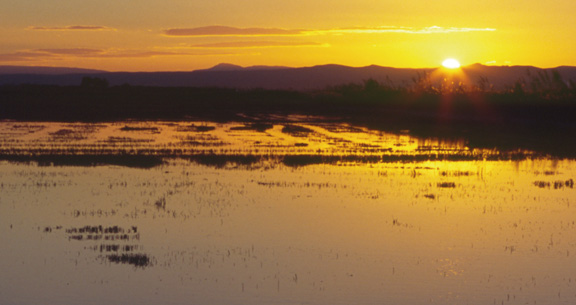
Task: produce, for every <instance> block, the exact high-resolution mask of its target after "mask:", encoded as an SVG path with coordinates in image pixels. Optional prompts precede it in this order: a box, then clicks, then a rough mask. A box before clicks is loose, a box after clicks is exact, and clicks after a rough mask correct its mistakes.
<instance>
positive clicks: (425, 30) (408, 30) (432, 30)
mask: <svg viewBox="0 0 576 305" xmlns="http://www.w3.org/2000/svg"><path fill="white" fill-rule="evenodd" d="M493 31H496V29H493V28H458V27H440V26H429V27H420V28H418V27H405V26H380V27H369V28H342V29H330V30H313V31H307V32H306V33H307V34H380V33H405V34H440V33H461V32H493Z"/></svg>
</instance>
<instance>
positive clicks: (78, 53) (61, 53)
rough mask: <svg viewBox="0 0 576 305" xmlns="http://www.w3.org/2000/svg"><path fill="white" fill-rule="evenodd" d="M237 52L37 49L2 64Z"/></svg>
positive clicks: (6, 58) (6, 56)
mask: <svg viewBox="0 0 576 305" xmlns="http://www.w3.org/2000/svg"><path fill="white" fill-rule="evenodd" d="M238 54H239V53H237V52H223V51H209V50H178V51H170V50H169V51H163V50H162V51H148V50H123V49H82V48H71V49H37V50H25V51H18V52H14V53H4V54H0V62H34V61H44V60H66V59H74V58H89V59H96V58H104V59H105V58H152V57H160V56H208V55H238Z"/></svg>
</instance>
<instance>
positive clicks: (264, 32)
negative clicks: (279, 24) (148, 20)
mask: <svg viewBox="0 0 576 305" xmlns="http://www.w3.org/2000/svg"><path fill="white" fill-rule="evenodd" d="M164 34H165V35H166V36H294V35H301V34H302V31H301V30H285V29H275V28H245V29H242V28H235V27H229V26H205V27H199V28H188V29H186V28H185V29H168V30H165V31H164Z"/></svg>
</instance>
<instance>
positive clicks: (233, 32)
mask: <svg viewBox="0 0 576 305" xmlns="http://www.w3.org/2000/svg"><path fill="white" fill-rule="evenodd" d="M493 31H496V29H493V28H466V27H464V28H458V27H440V26H430V27H421V28H417V27H403V26H381V27H359V28H341V29H327V30H311V29H293V30H287V29H276V28H235V27H228V26H206V27H198V28H181V29H168V30H165V31H164V35H166V36H174V37H178V36H182V37H202V36H249V37H253V36H310V35H327V34H334V35H343V34H384V33H404V34H441V33H462V32H493Z"/></svg>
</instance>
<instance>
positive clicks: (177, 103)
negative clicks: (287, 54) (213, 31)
mask: <svg viewBox="0 0 576 305" xmlns="http://www.w3.org/2000/svg"><path fill="white" fill-rule="evenodd" d="M535 80H536V81H535ZM292 114H299V115H315V116H322V117H325V118H327V119H332V120H339V121H343V122H350V123H353V124H360V125H364V126H368V127H372V128H377V129H381V130H389V131H399V130H410V132H411V133H412V134H414V135H416V136H424V137H429V136H440V137H445V136H454V137H466V138H468V139H469V141H470V143H471V145H472V146H475V147H506V146H510V147H517V142H519V141H521V142H522V143H524V147H526V148H529V149H536V150H541V149H544V150H545V149H546V148H547V147H552V146H554V147H556V146H558V148H559V149H560V150H563V151H561V152H560V153H559V154H560V155H574V153H573V151H574V150H575V148H576V147H575V144H568V143H567V142H570V143H571V142H574V141H572V140H570V139H572V138H573V137H574V133H575V132H576V88H575V86H574V84H573V83H571V82H564V81H562V80H561V79H558V78H557V77H555V76H554V75H552V76H542V75H540V76H538V77H536V78H533V79H532V80H531V81H529V82H527V81H523V80H519V81H518V82H517V83H516V84H514V85H512V86H510V87H509V88H507V89H506V90H499V91H496V90H493V89H492V87H491V86H490V84H489V83H488V81H487V80H484V81H482V80H481V81H480V82H478V84H477V85H476V86H471V87H466V86H465V85H463V84H461V83H452V82H448V81H445V82H443V83H440V84H432V83H431V82H430V81H429V80H428V79H427V77H426V76H418V77H417V78H415V79H414V84H413V86H411V87H398V86H394V85H393V84H391V83H379V82H378V81H375V80H373V79H368V80H366V81H364V82H363V83H361V84H347V85H341V86H336V87H330V88H326V89H324V90H319V91H313V92H300V91H290V90H263V89H251V90H238V89H230V88H192V87H141V86H130V85H123V86H109V85H108V83H107V82H105V81H101V80H94V79H86V80H84V81H83V82H82V85H80V86H44V85H18V86H2V87H0V119H12V120H21V121H84V122H95V121H119V120H127V119H134V120H210V121H233V120H247V119H246V117H257V118H259V120H266V118H270V117H271V115H274V116H273V117H274V118H277V117H278V116H280V117H281V116H287V115H292ZM272 123H273V122H272ZM560 142H564V143H565V144H563V145H558V143H560Z"/></svg>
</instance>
